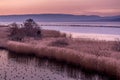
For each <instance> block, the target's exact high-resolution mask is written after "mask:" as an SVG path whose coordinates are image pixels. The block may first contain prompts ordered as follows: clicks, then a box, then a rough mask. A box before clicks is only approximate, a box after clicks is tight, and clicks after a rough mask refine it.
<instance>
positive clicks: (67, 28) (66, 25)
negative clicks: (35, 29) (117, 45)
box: [39, 22, 120, 41]
mask: <svg viewBox="0 0 120 80" xmlns="http://www.w3.org/2000/svg"><path fill="white" fill-rule="evenodd" d="M39 24H42V26H41V27H42V28H43V29H49V30H58V31H61V32H65V33H67V34H72V36H73V37H74V38H76V37H77V38H91V39H98V40H110V41H111V40H112V41H113V40H116V39H120V23H119V22H56V23H55V22H51V23H50V22H49V23H39Z"/></svg>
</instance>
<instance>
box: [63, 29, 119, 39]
mask: <svg viewBox="0 0 120 80" xmlns="http://www.w3.org/2000/svg"><path fill="white" fill-rule="evenodd" d="M61 32H63V33H66V34H67V35H68V36H69V35H71V36H72V38H82V39H88V40H98V41H99V40H100V41H116V40H120V35H112V34H96V33H75V32H68V31H61Z"/></svg>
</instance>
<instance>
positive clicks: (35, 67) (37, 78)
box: [0, 50, 109, 80]
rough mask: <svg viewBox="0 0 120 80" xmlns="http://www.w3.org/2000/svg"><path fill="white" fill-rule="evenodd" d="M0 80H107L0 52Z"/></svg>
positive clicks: (69, 67) (54, 63) (57, 64)
mask: <svg viewBox="0 0 120 80" xmlns="http://www.w3.org/2000/svg"><path fill="white" fill-rule="evenodd" d="M0 80H109V78H108V77H106V76H103V75H99V74H95V73H88V72H85V71H83V70H81V69H80V67H77V66H73V65H70V64H66V63H63V62H57V61H55V60H48V59H46V58H37V57H35V56H23V55H15V54H14V53H9V52H7V51H4V50H0Z"/></svg>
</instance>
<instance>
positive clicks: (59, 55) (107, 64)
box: [6, 41, 120, 79]
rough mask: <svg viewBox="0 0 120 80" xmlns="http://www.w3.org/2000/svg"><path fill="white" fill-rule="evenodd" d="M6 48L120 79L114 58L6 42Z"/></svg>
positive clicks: (119, 68)
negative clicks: (64, 62)
mask: <svg viewBox="0 0 120 80" xmlns="http://www.w3.org/2000/svg"><path fill="white" fill-rule="evenodd" d="M6 48H7V49H8V50H10V51H14V52H16V53H24V54H29V53H33V54H34V55H36V56H38V57H48V58H54V59H56V60H60V61H66V62H68V63H73V64H76V65H80V66H81V67H83V68H84V69H86V70H90V71H97V72H100V73H104V74H107V75H109V76H114V77H116V78H118V79H120V61H119V60H117V59H115V58H111V57H104V56H96V55H93V54H86V53H82V52H80V51H76V50H73V49H66V48H58V47H50V46H49V47H48V46H40V47H39V46H37V47H36V46H33V45H30V44H25V43H20V42H13V41H9V42H7V44H6Z"/></svg>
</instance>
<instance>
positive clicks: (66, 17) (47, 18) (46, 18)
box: [0, 14, 120, 22]
mask: <svg viewBox="0 0 120 80" xmlns="http://www.w3.org/2000/svg"><path fill="white" fill-rule="evenodd" d="M29 18H32V19H34V20H35V21H39V22H82V21H85V22H87V21H89V22H90V21H102V22H105V21H107V22H108V21H109V22H110V21H115V22H120V15H117V16H105V17H101V16H98V15H72V14H25V15H1V16H0V22H21V21H24V20H26V19H29Z"/></svg>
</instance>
